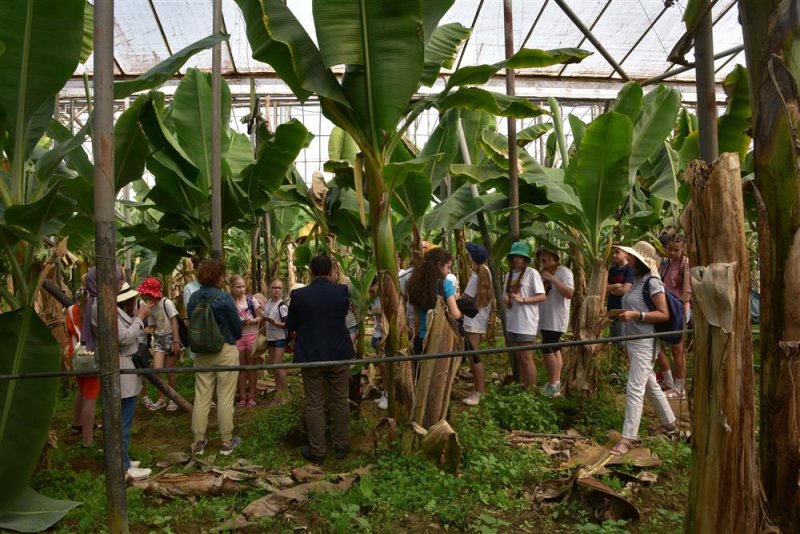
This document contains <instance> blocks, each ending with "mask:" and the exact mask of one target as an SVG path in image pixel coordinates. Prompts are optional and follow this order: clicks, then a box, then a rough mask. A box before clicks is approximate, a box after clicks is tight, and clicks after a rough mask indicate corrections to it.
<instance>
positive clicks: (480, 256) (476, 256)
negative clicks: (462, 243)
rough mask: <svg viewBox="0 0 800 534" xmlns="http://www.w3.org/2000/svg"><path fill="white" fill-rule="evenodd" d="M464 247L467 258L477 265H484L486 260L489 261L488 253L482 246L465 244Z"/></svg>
mask: <svg viewBox="0 0 800 534" xmlns="http://www.w3.org/2000/svg"><path fill="white" fill-rule="evenodd" d="M466 247H467V252H468V253H469V257H470V258H472V261H474V262H475V263H477V264H478V265H482V264H484V263H486V260H487V259H489V251H488V250H486V247H484V246H483V245H478V244H477V243H467V245H466Z"/></svg>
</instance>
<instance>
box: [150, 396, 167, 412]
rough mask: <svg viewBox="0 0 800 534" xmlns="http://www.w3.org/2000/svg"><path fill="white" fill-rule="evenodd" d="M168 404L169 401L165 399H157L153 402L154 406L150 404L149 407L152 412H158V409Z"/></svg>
mask: <svg viewBox="0 0 800 534" xmlns="http://www.w3.org/2000/svg"><path fill="white" fill-rule="evenodd" d="M166 405H167V401H165V400H164V399H158V400H157V401H156V403H155V404H153V406H152V407H151V406H148V409H149V410H150V411H151V412H156V411H158V410H160V409H161V408H164V407H166Z"/></svg>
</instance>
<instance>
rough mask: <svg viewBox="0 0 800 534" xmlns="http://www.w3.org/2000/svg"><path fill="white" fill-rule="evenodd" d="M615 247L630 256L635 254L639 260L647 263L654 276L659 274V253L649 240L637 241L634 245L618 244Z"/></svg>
mask: <svg viewBox="0 0 800 534" xmlns="http://www.w3.org/2000/svg"><path fill="white" fill-rule="evenodd" d="M614 248H618V249H620V250H621V251H623V252H625V253H627V254H628V255H629V256H633V257H634V258H636V259H637V260H638V261H639V262H641V263H643V264H645V265H647V267H649V268H650V273H651V274H652V275H653V276H658V260H657V259H656V258H658V253H657V252H656V249H655V247H654V246H653V245H651V244H650V243H648V242H647V241H637V242H636V244H635V245H633V247H626V246H623V245H617V246H615V247H614Z"/></svg>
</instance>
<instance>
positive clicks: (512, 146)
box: [503, 0, 519, 241]
mask: <svg viewBox="0 0 800 534" xmlns="http://www.w3.org/2000/svg"><path fill="white" fill-rule="evenodd" d="M503 20H504V22H505V44H506V47H505V48H506V50H505V51H506V58H510V57H511V56H513V55H514V17H513V13H512V10H511V0H503ZM514 82H515V80H514V69H508V68H507V69H506V93H507V94H508V95H509V96H514V95H515V94H516V89H515V83H514ZM508 189H509V191H508V203H509V207H510V208H511V220H510V221H509V224H510V228H509V230H510V231H511V241H518V240H519V170H518V169H517V121H516V119H514V117H508Z"/></svg>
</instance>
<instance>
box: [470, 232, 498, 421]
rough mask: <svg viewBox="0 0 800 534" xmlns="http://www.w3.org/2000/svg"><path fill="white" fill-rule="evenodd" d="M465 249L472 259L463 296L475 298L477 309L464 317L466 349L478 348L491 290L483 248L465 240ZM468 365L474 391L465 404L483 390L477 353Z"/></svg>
mask: <svg viewBox="0 0 800 534" xmlns="http://www.w3.org/2000/svg"><path fill="white" fill-rule="evenodd" d="M467 252H468V253H469V258H470V260H471V261H472V274H470V277H469V281H468V282H467V287H466V289H465V290H464V295H467V296H469V297H471V298H472V299H473V300H474V301H475V304H477V306H478V310H479V311H478V315H476V316H475V317H468V316H466V315H465V316H464V332H466V338H467V341H468V342H469V346H467V349H470V350H476V349H478V348H480V345H481V337H482V336H483V334H485V333H486V331H487V330H488V327H489V317H490V316H491V314H492V305H493V304H494V291H493V290H492V273H491V272H490V271H489V267H488V266H487V265H486V260H487V259H489V252H488V251H487V250H486V247H483V246H481V245H477V244H475V243H467ZM470 365H471V366H472V376H473V378H474V379H475V392H474V393H473V394H472V395H470V396H469V397H467V398H466V399H464V401H463V402H464V404H466V405H467V406H476V405H477V404H478V403H479V402H480V400H481V396H482V395H484V393H485V392H486V385H485V381H486V370H485V369H484V366H483V362H481V358H480V356H477V355H475V356H470Z"/></svg>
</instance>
